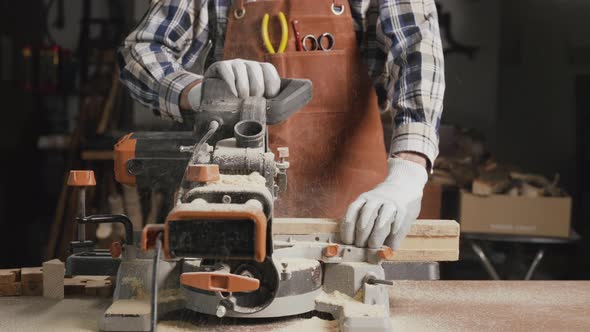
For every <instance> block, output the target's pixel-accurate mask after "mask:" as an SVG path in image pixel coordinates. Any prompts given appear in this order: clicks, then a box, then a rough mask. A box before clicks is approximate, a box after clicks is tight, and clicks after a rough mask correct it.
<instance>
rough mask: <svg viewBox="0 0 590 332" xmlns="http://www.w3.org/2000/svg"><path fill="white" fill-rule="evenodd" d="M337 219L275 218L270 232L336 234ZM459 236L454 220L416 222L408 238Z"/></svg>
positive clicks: (284, 233) (282, 233) (457, 226)
mask: <svg viewBox="0 0 590 332" xmlns="http://www.w3.org/2000/svg"><path fill="white" fill-rule="evenodd" d="M339 224H340V223H339V222H338V220H337V219H327V218H275V219H274V220H273V224H272V232H273V234H277V235H279V234H280V235H295V234H315V233H338V232H339V229H338V226H339ZM417 236H419V237H436V236H450V237H457V236H459V224H458V223H457V222H456V221H454V220H416V222H414V224H412V228H411V230H410V232H409V233H408V237H417Z"/></svg>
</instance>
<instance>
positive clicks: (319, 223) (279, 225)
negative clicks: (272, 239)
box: [272, 218, 339, 235]
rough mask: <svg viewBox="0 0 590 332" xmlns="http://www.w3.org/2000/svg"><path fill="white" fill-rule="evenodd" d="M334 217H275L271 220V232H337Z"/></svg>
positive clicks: (289, 233)
mask: <svg viewBox="0 0 590 332" xmlns="http://www.w3.org/2000/svg"><path fill="white" fill-rule="evenodd" d="M338 224H339V223H338V221H337V220H336V219H322V218H275V219H274V220H273V222H272V233H273V234H286V235H294V234H314V233H338Z"/></svg>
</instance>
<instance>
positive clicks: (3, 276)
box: [0, 269, 20, 285]
mask: <svg viewBox="0 0 590 332" xmlns="http://www.w3.org/2000/svg"><path fill="white" fill-rule="evenodd" d="M19 281H20V269H6V270H0V285H1V284H12V283H14V282H19Z"/></svg>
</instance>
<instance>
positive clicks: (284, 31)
mask: <svg viewBox="0 0 590 332" xmlns="http://www.w3.org/2000/svg"><path fill="white" fill-rule="evenodd" d="M269 19H270V16H269V15H268V14H264V17H263V18H262V41H263V42H264V47H265V48H266V50H267V51H268V53H270V54H275V53H283V52H285V49H286V48H287V41H288V39H289V25H288V24H287V18H286V17H285V14H284V13H283V12H279V22H280V23H281V43H280V44H279V49H278V50H277V51H276V52H275V48H274V47H273V46H272V43H271V42H270V37H269V35H268V20H269Z"/></svg>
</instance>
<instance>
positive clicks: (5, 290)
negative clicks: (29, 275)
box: [0, 282, 22, 296]
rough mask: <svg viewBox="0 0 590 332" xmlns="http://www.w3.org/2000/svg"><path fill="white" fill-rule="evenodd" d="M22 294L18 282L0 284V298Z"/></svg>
mask: <svg viewBox="0 0 590 332" xmlns="http://www.w3.org/2000/svg"><path fill="white" fill-rule="evenodd" d="M21 294H22V286H21V283H20V282H10V283H4V284H0V296H19V295H21Z"/></svg>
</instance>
